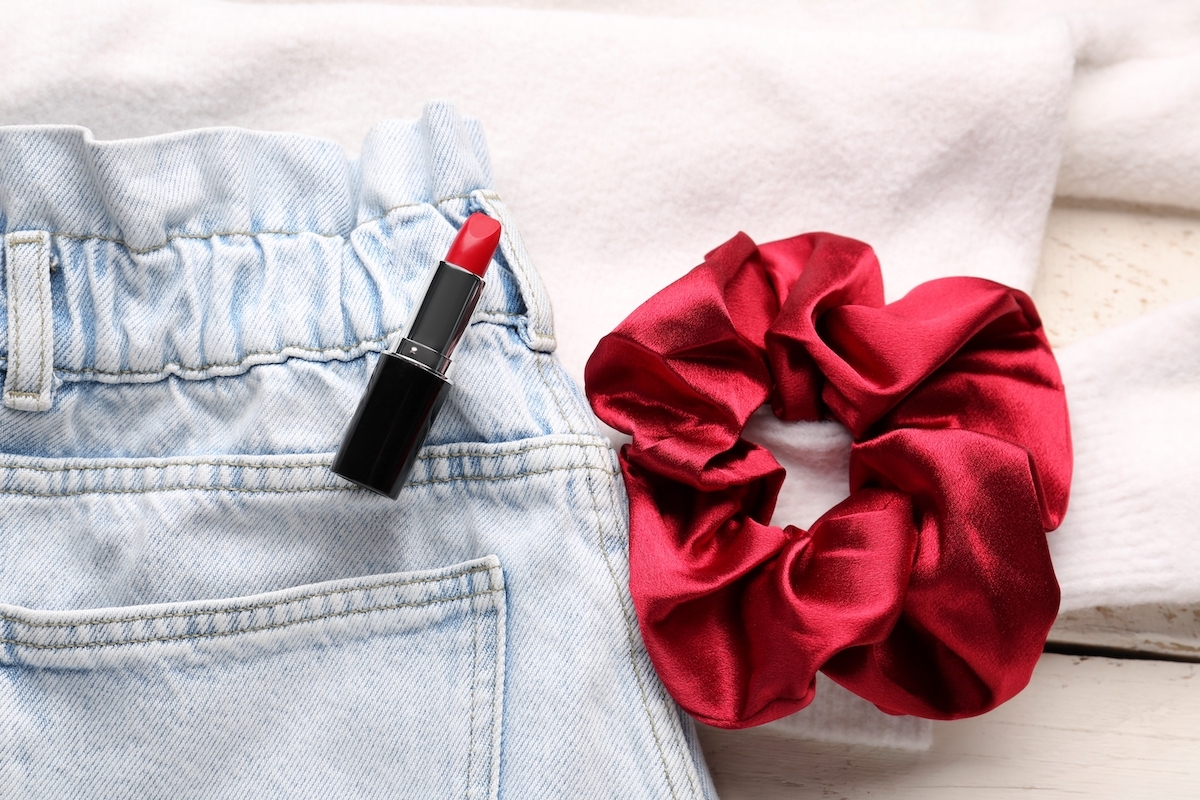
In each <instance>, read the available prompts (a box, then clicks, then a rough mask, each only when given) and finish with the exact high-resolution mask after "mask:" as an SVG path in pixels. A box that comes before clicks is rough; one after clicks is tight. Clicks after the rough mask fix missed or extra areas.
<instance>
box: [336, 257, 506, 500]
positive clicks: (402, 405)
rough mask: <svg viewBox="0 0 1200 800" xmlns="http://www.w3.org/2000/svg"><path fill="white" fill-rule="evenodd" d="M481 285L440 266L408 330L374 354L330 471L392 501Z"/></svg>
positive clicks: (431, 415)
mask: <svg viewBox="0 0 1200 800" xmlns="http://www.w3.org/2000/svg"><path fill="white" fill-rule="evenodd" d="M483 285H484V281H483V278H481V277H480V276H479V275H476V274H474V273H473V272H470V271H468V270H465V269H463V268H462V267H458V266H455V265H454V264H451V263H448V262H446V261H441V262H439V263H438V265H437V267H436V269H435V270H434V272H433V276H432V278H431V279H430V282H429V288H428V289H427V290H426V291H425V297H424V298H423V299H422V301H421V303H420V305H418V306H417V310H416V313H415V314H414V315H413V318H412V321H411V322H410V323H409V326H408V329H407V333H406V335H405V336H404V338H402V339H401V340H400V343H399V344H397V345H396V346H395V347H394V348H393V349H392V350H391V351H390V352H384V353H380V354H379V362H378V363H377V364H376V365H375V371H374V373H373V374H372V375H371V383H370V385H369V386H368V387H367V392H366V394H364V395H363V397H362V400H360V401H359V404H358V410H357V411H355V412H354V418H353V420H352V421H351V422H350V426H349V428H347V430H346V435H345V437H344V438H343V439H342V445H341V447H340V448H338V452H337V455H336V456H335V457H334V459H333V467H332V469H333V471H334V472H335V473H336V474H338V475H340V476H342V477H343V478H345V479H346V480H349V481H353V482H354V483H357V484H358V485H359V486H362V487H364V488H366V489H370V490H371V491H373V492H378V493H379V494H384V495H387V496H388V497H390V498H392V499H393V500H394V499H396V497H397V496H398V495H399V494H400V489H401V487H403V485H404V481H405V479H406V478H407V477H408V473H409V472H410V471H412V467H413V464H414V463H415V462H416V459H417V453H418V451H419V450H420V449H421V445H422V444H423V443H424V441H425V437H426V436H427V435H428V434H429V428H430V426H431V425H432V424H433V421H434V419H435V418H436V417H437V414H438V411H439V410H440V409H441V407H442V403H443V402H444V401H445V399H446V394H447V392H448V391H449V389H450V386H451V382H450V380H449V378H447V377H446V371H447V369H449V367H450V354H451V353H453V352H454V348H455V346H457V345H458V341H459V339H461V338H462V335H463V333H464V332H465V331H466V329H467V325H468V324H469V323H470V321H471V313H472V312H473V311H474V310H475V305H476V303H478V302H479V295H480V294H481V293H482V292H483Z"/></svg>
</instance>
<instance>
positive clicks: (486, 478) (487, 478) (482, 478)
mask: <svg viewBox="0 0 1200 800" xmlns="http://www.w3.org/2000/svg"><path fill="white" fill-rule="evenodd" d="M572 470H590V471H594V472H601V473H604V474H605V475H613V476H615V475H616V474H617V472H615V471H613V470H611V469H604V468H603V467H596V466H592V465H590V464H574V465H572V466H568V467H550V468H548V469H541V470H533V471H530V472H521V473H517V474H515V475H457V476H455V477H452V478H431V479H429V480H423V481H412V482H409V483H406V484H404V485H405V486H429V485H432V484H439V483H456V482H459V481H463V482H467V481H471V482H480V483H498V482H500V481H514V480H520V479H521V478H528V477H529V476H531V475H547V474H549V473H551V472H569V471H572ZM366 491H367V490H366V489H361V488H360V487H358V486H306V487H299V488H294V489H289V488H275V487H263V488H247V487H244V486H211V485H209V486H156V487H153V488H149V489H85V490H83V491H78V492H27V491H22V490H19V489H0V495H5V494H11V495H21V496H25V497H55V498H57V497H80V496H83V495H89V494H151V493H152V492H243V493H247V494H256V493H257V494H294V493H301V492H366Z"/></svg>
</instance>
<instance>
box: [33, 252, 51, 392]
mask: <svg viewBox="0 0 1200 800" xmlns="http://www.w3.org/2000/svg"><path fill="white" fill-rule="evenodd" d="M37 248H38V249H37V267H38V271H39V272H40V271H41V269H40V267H41V265H42V257H43V256H44V255H45V250H46V243H45V242H44V241H42V237H40V236H39V237H38V240H37ZM44 282H45V281H43V280H42V276H41V275H39V276H38V311H39V312H40V313H41V315H42V317H41V320H40V322H41V328H42V331H41V333H42V334H44V333H45V331H46V290H45V288H44V287H43V286H42V284H43V283H44ZM51 336H52V337H53V332H52V333H51ZM39 338H40V339H41V340H42V341H41V342H39V344H41V348H39V351H38V355H39V359H40V363H39V364H38V386H37V395H38V397H41V395H42V392H43V391H44V390H45V386H46V337H45V336H44V335H42V336H39ZM50 369H51V370H53V369H54V365H53V364H51V365H50ZM39 405H40V403H39Z"/></svg>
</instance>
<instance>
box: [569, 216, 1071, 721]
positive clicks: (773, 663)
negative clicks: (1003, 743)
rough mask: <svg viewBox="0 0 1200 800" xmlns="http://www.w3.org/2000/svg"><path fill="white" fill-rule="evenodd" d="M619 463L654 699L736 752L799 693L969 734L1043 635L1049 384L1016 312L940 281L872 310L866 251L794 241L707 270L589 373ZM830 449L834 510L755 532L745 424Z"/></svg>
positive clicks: (1062, 502) (1061, 445) (755, 496)
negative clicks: (768, 418)
mask: <svg viewBox="0 0 1200 800" xmlns="http://www.w3.org/2000/svg"><path fill="white" fill-rule="evenodd" d="M586 383H587V393H588V397H589V399H590V400H591V403H592V407H593V408H594V409H595V411H596V413H597V414H598V415H599V416H600V418H601V419H603V420H604V421H605V422H607V423H608V424H610V425H612V426H613V427H615V428H617V429H618V430H621V431H624V432H626V433H629V434H632V436H633V443H632V444H631V445H627V446H626V447H624V448H622V451H621V467H622V469H623V470H624V473H625V481H626V487H627V489H628V493H629V509H630V561H631V570H630V588H631V590H632V592H633V599H634V604H635V606H636V608H637V613H638V619H639V620H640V623H641V629H642V635H643V637H644V639H645V641H646V647H647V649H648V650H649V652H650V657H651V659H652V660H653V661H654V665H655V667H656V668H657V670H658V673H659V675H660V676H661V677H662V679H663V682H664V683H665V684H666V686H667V688H668V689H669V690H670V692H671V694H672V695H674V697H675V699H676V700H678V701H679V703H680V704H681V705H682V706H683V707H684V708H685V709H686V710H687V711H688V712H689V713H691V714H692V715H693V716H695V717H696V718H697V719H699V720H701V721H703V722H706V723H708V724H710V725H717V726H721V727H727V728H739V727H746V726H749V725H757V724H760V723H763V722H768V721H770V720H772V719H776V718H778V717H782V716H784V715H785V714H789V713H791V712H793V711H796V710H797V709H800V708H803V707H804V706H806V705H807V704H808V703H809V702H811V700H812V697H813V691H814V675H815V673H816V671H817V670H818V669H820V670H823V671H824V672H825V674H826V675H828V676H829V677H830V678H832V679H833V680H835V681H837V682H838V683H840V684H841V685H842V686H845V687H846V688H848V689H850V690H851V691H853V692H855V693H856V694H858V695H861V696H862V697H865V698H866V699H868V700H870V701H872V702H874V703H875V704H877V705H878V706H879V707H880V708H882V709H883V710H884V711H888V712H891V713H894V714H915V715H918V716H923V717H932V718H936V719H954V718H957V717H964V716H971V715H974V714H980V713H982V712H984V711H987V710H988V709H991V708H993V707H994V706H996V705H998V704H1000V703H1002V702H1004V701H1005V700H1007V699H1009V698H1010V697H1012V696H1013V695H1015V694H1016V693H1017V692H1018V691H1020V690H1021V689H1022V688H1023V687H1024V686H1025V684H1026V683H1028V681H1029V676H1030V674H1031V672H1032V671H1033V667H1034V665H1035V664H1036V662H1037V659H1038V656H1039V655H1040V653H1041V650H1042V646H1043V644H1044V642H1045V639H1046V634H1047V632H1048V631H1049V629H1050V625H1051V623H1052V622H1053V621H1054V617H1055V614H1056V612H1057V610H1058V600H1059V591H1058V583H1057V581H1056V580H1055V578H1054V571H1053V568H1052V567H1051V564H1050V555H1049V551H1048V548H1047V545H1046V536H1045V531H1048V530H1052V529H1053V528H1055V527H1057V526H1058V524H1059V521H1060V520H1061V519H1062V516H1063V514H1064V513H1065V511H1066V506H1067V494H1068V489H1069V484H1070V479H1071V440H1070V431H1069V426H1068V422H1067V407H1066V400H1065V397H1064V394H1063V387H1062V381H1061V380H1060V378H1059V373H1058V367H1057V365H1056V364H1055V361H1054V356H1053V355H1052V354H1051V352H1050V346H1049V344H1048V343H1047V341H1046V337H1045V335H1044V334H1043V332H1042V328H1041V320H1040V319H1039V318H1038V315H1037V311H1036V310H1035V309H1034V306H1033V303H1032V301H1030V299H1029V298H1028V297H1027V296H1026V295H1025V294H1023V293H1022V292H1019V291H1016V290H1014V289H1009V288H1007V287H1005V286H1001V285H1000V284H997V283H992V282H991V281H986V280H981V279H978V278H946V279H942V280H935V281H930V282H929V283H925V284H922V285H921V286H918V287H917V288H916V289H913V290H912V291H911V292H910V293H909V294H908V295H907V296H905V297H904V298H903V299H902V300H899V301H897V302H895V303H891V304H889V305H884V301H883V282H882V278H881V276H880V272H879V262H878V261H877V260H876V258H875V254H874V252H873V251H872V250H871V248H870V247H868V246H867V245H865V244H863V243H861V242H856V241H854V240H852V239H846V238H842V237H839V236H834V235H832V234H825V233H815V234H807V235H804V236H798V237H796V238H794V239H787V240H784V241H780V242H772V243H771V244H766V245H763V246H762V247H755V245H754V243H753V242H752V241H751V240H750V239H749V237H747V236H746V235H745V234H739V235H738V236H736V237H734V238H733V239H732V240H730V241H729V242H727V243H726V244H724V245H722V246H721V247H719V248H717V249H716V250H714V251H713V252H711V253H709V254H708V256H707V257H706V259H705V262H704V264H702V265H701V266H699V267H697V268H696V269H694V270H693V271H692V272H691V273H689V274H688V275H686V276H685V277H683V278H682V279H681V280H679V281H676V282H675V283H673V284H671V285H670V286H668V287H667V288H666V289H664V290H663V291H661V292H659V293H658V294H657V295H655V296H654V297H652V298H651V299H650V300H649V301H648V302H647V303H645V304H644V305H643V306H641V307H640V308H639V309H638V310H637V311H635V312H634V313H633V314H632V315H630V317H629V318H628V319H626V320H625V321H624V322H623V323H621V325H620V326H619V327H618V328H617V329H616V330H615V331H613V332H612V333H611V334H609V335H608V336H606V337H605V338H604V339H603V340H602V341H601V342H600V345H599V346H598V347H597V348H596V352H595V353H593V354H592V357H591V359H590V360H589V361H588V365H587V372H586ZM768 400H769V401H770V403H771V406H772V408H773V409H774V411H775V414H776V415H777V416H778V417H780V418H781V419H784V420H819V419H835V420H837V421H838V422H840V423H842V424H843V425H845V426H846V427H847V428H849V430H850V432H851V433H852V434H853V436H854V445H853V449H852V451H851V455H850V489H851V494H850V497H849V498H847V499H846V500H845V501H843V502H841V503H839V504H838V505H837V506H835V507H834V508H832V509H830V510H829V511H828V512H826V513H825V515H824V516H822V517H821V518H820V519H819V520H817V522H816V523H815V524H814V525H813V527H812V529H811V530H808V531H803V530H800V529H798V528H795V527H793V526H788V527H787V528H784V529H782V530H781V529H780V528H777V527H774V526H771V525H769V524H768V522H769V521H770V518H771V514H772V512H773V510H774V506H775V500H776V497H777V495H778V493H779V488H780V486H781V485H782V483H783V477H784V471H783V468H782V467H780V466H779V464H778V463H777V462H776V461H775V459H774V458H773V457H772V456H771V454H770V452H768V451H767V450H765V449H764V448H762V447H760V446H758V445H756V444H752V443H750V442H747V441H746V440H744V439H742V438H740V436H741V432H742V429H743V427H744V426H745V424H746V420H747V419H748V418H749V416H750V414H751V413H753V412H754V411H755V410H756V409H757V408H759V407H760V406H762V405H763V404H764V403H766V402H767V401H768Z"/></svg>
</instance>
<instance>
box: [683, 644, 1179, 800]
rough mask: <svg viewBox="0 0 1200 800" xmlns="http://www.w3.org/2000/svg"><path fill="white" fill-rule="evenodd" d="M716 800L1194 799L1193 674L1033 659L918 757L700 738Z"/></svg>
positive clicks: (765, 738)
mask: <svg viewBox="0 0 1200 800" xmlns="http://www.w3.org/2000/svg"><path fill="white" fill-rule="evenodd" d="M701 742H702V743H703V746H704V752H705V755H706V757H707V758H708V763H709V768H710V769H711V770H712V773H713V778H714V780H715V781H716V784H717V791H718V793H719V794H720V796H721V798H722V800H750V798H754V799H755V800H784V798H787V800H795V799H797V798H860V797H886V798H891V799H892V800H907V798H913V799H914V800H917V799H918V798H930V800H938V799H939V798H954V800H958V799H959V798H961V799H962V800H974V799H975V798H1016V797H1022V798H1024V797H1037V798H1046V799H1047V800H1054V799H1057V798H1079V797H1102V798H1110V797H1111V798H1189V797H1192V798H1196V797H1200V665H1197V664H1180V663H1172V662H1160V661H1138V660H1124V659H1106V658H1074V657H1071V656H1060V655H1049V654H1047V655H1044V656H1042V660H1041V663H1040V664H1039V665H1038V668H1037V671H1036V672H1035V673H1034V677H1033V681H1032V682H1031V684H1030V685H1029V687H1028V688H1027V689H1026V690H1025V691H1024V692H1023V693H1021V694H1020V695H1018V696H1017V697H1016V698H1015V699H1013V700H1012V701H1010V702H1009V703H1007V704H1005V705H1003V706H1001V707H1000V708H998V709H996V710H995V711H993V712H991V713H990V714H985V715H983V716H981V717H976V718H974V719H969V720H960V721H957V722H946V723H936V724H935V727H934V739H933V747H932V748H930V749H929V750H928V751H927V752H924V753H913V752H906V751H902V750H889V749H885V748H869V747H858V746H855V745H834V744H823V743H819V742H806V741H798V740H794V739H783V738H779V737H777V736H774V735H771V734H768V733H762V732H759V731H755V730H748V731H722V730H717V729H715V728H705V729H703V730H702V731H701Z"/></svg>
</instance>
